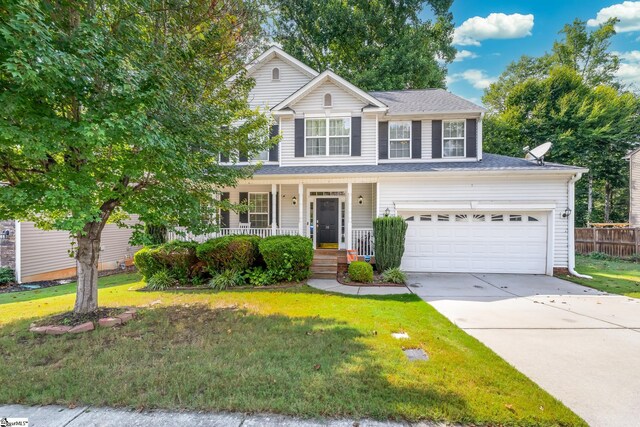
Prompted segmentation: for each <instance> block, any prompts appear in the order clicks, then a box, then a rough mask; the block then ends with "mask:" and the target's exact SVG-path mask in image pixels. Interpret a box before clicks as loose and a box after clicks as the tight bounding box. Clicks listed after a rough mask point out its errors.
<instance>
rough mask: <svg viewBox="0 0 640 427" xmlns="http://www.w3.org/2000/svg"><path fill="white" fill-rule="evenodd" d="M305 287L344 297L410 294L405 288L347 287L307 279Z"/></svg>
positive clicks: (333, 282) (332, 280)
mask: <svg viewBox="0 0 640 427" xmlns="http://www.w3.org/2000/svg"><path fill="white" fill-rule="evenodd" d="M307 285H309V286H311V287H312V288H316V289H320V290H323V291H327V292H336V293H339V294H346V295H400V294H410V293H412V292H411V291H410V290H409V288H407V287H406V286H347V285H343V284H342V283H339V282H338V281H337V280H334V279H309V280H308V281H307Z"/></svg>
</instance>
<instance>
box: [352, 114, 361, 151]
mask: <svg viewBox="0 0 640 427" xmlns="http://www.w3.org/2000/svg"><path fill="white" fill-rule="evenodd" d="M351 155H352V156H360V155H362V117H352V118H351Z"/></svg>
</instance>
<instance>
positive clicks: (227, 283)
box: [209, 270, 245, 291]
mask: <svg viewBox="0 0 640 427" xmlns="http://www.w3.org/2000/svg"><path fill="white" fill-rule="evenodd" d="M244 284H245V282H244V277H243V275H242V273H240V272H238V271H236V270H224V271H222V272H221V273H219V274H216V275H215V276H213V278H212V279H211V280H210V281H209V287H211V288H212V289H217V290H219V291H223V290H225V289H227V288H232V287H234V286H242V285H244Z"/></svg>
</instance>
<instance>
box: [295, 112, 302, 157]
mask: <svg viewBox="0 0 640 427" xmlns="http://www.w3.org/2000/svg"><path fill="white" fill-rule="evenodd" d="M294 127H295V130H294V137H295V146H296V147H295V156H296V157H304V119H296V120H295V123H294Z"/></svg>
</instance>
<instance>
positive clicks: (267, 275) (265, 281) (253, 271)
mask: <svg viewBox="0 0 640 427" xmlns="http://www.w3.org/2000/svg"><path fill="white" fill-rule="evenodd" d="M275 277H276V272H274V271H272V270H265V269H264V268H262V267H254V268H250V269H249V270H247V271H246V272H245V273H244V278H245V280H246V281H247V282H248V283H249V284H250V285H251V286H266V285H271V284H273V283H275V282H276V280H275Z"/></svg>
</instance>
